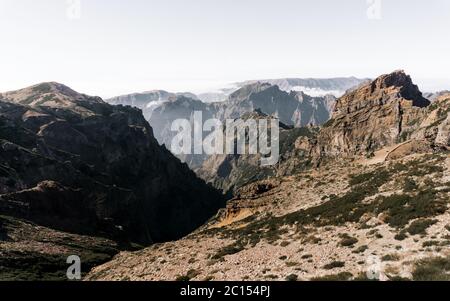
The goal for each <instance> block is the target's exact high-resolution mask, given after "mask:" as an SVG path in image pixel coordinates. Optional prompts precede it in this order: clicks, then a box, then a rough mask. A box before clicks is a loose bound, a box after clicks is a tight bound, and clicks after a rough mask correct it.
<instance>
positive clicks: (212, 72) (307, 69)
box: [0, 0, 450, 97]
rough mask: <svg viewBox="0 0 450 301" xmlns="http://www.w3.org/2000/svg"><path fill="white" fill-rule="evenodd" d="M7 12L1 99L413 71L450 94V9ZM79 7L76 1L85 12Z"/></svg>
mask: <svg viewBox="0 0 450 301" xmlns="http://www.w3.org/2000/svg"><path fill="white" fill-rule="evenodd" d="M367 1H369V2H374V1H379V0H340V1H336V0H309V1H306V0H276V1H275V0H271V1H269V0H81V15H80V18H79V19H75V20H74V19H71V18H69V17H68V14H67V10H68V7H69V5H70V4H69V3H71V2H74V1H66V0H38V1H36V0H0V91H8V90H13V89H18V88H22V87H25V86H28V85H32V84H35V83H38V82H43V81H58V82H61V83H64V84H66V85H68V86H70V87H72V88H74V89H75V90H77V91H79V92H83V93H87V94H92V95H99V96H102V97H110V96H114V95H118V94H124V93H130V92H138V91H145V90H151V89H166V90H170V91H193V92H201V91H205V90H207V89H210V88H213V87H219V86H220V85H224V84H225V83H228V82H233V81H241V80H248V79H261V78H279V77H337V76H357V77H376V76H378V75H380V74H383V73H387V72H391V71H393V70H396V69H405V70H406V71H407V72H408V73H409V74H411V75H412V76H413V79H414V80H415V81H416V82H417V83H418V84H419V86H420V87H421V89H422V90H440V89H445V88H446V89H450V58H449V53H450V1H448V0H427V1H423V0H381V19H380V20H373V19H369V18H368V16H367V10H368V7H369V4H368V3H367ZM75 2H76V1H75Z"/></svg>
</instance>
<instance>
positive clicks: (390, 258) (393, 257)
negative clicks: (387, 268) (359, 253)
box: [381, 254, 400, 261]
mask: <svg viewBox="0 0 450 301" xmlns="http://www.w3.org/2000/svg"><path fill="white" fill-rule="evenodd" d="M381 260H382V261H398V260H400V256H398V255H397V254H387V255H384V256H383V257H381Z"/></svg>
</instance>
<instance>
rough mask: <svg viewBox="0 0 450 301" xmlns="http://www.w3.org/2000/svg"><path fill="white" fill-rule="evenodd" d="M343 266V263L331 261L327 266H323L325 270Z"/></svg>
mask: <svg viewBox="0 0 450 301" xmlns="http://www.w3.org/2000/svg"><path fill="white" fill-rule="evenodd" d="M344 266H345V262H342V261H333V262H331V263H329V264H326V265H324V267H323V268H324V269H325V270H332V269H336V268H343V267H344Z"/></svg>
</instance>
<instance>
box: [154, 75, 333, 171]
mask: <svg viewBox="0 0 450 301" xmlns="http://www.w3.org/2000/svg"><path fill="white" fill-rule="evenodd" d="M335 100H336V99H335V97H334V96H332V95H327V96H323V97H311V96H309V95H306V94H304V93H303V92H290V93H288V92H285V91H282V90H280V88H279V87H278V86H274V85H270V84H268V83H260V82H256V83H252V84H249V85H246V86H244V87H242V88H241V89H239V90H237V91H236V92H234V93H232V94H231V95H230V96H229V98H228V99H227V100H226V101H224V102H221V103H204V102H201V101H199V100H195V99H192V98H189V97H185V96H178V97H177V98H175V99H171V100H169V101H167V102H165V103H163V104H161V105H159V106H158V107H157V108H155V109H154V111H153V113H152V115H151V118H150V119H149V122H150V124H151V125H152V127H153V129H154V130H155V136H156V138H157V139H158V141H159V142H160V143H162V144H165V145H167V147H168V148H170V146H171V141H172V138H173V137H174V136H175V135H176V133H175V132H172V131H171V126H172V123H173V121H174V120H176V119H187V120H191V121H192V117H193V113H194V111H199V112H202V114H203V119H204V120H206V119H210V118H216V119H219V120H221V121H225V120H228V119H238V118H241V117H242V116H244V115H245V114H251V113H253V112H254V111H256V110H259V111H261V112H262V113H263V114H266V115H269V116H272V117H276V118H278V119H279V120H280V122H282V123H283V124H286V125H288V126H293V127H305V126H309V125H314V126H318V125H322V124H324V123H325V122H326V121H328V120H329V118H330V109H331V108H332V107H333V105H334V102H335ZM179 158H180V159H181V160H182V161H184V162H186V163H188V164H189V166H190V167H191V168H193V169H196V168H199V167H200V166H201V165H202V164H203V162H204V161H205V160H206V159H207V157H206V156H202V155H193V156H192V155H188V156H184V155H182V156H179Z"/></svg>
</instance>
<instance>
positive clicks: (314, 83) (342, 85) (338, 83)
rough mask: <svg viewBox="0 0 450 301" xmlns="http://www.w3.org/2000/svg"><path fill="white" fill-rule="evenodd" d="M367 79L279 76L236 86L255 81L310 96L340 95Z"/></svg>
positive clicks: (243, 83)
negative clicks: (278, 77)
mask: <svg viewBox="0 0 450 301" xmlns="http://www.w3.org/2000/svg"><path fill="white" fill-rule="evenodd" d="M366 80H367V79H359V78H356V77H338V78H280V79H265V80H251V81H245V82H240V83H236V85H237V86H238V87H244V86H247V85H250V84H254V83H256V82H261V83H268V84H271V85H273V86H278V87H279V88H280V89H281V90H283V91H286V92H291V91H298V92H304V93H306V94H308V95H311V96H325V95H329V94H331V95H334V96H336V97H339V96H342V95H343V94H344V93H345V92H346V91H347V90H349V89H351V88H353V87H356V86H358V85H360V84H361V83H363V82H364V81H366Z"/></svg>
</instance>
